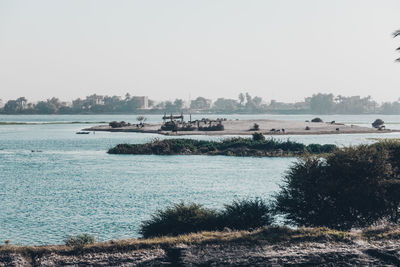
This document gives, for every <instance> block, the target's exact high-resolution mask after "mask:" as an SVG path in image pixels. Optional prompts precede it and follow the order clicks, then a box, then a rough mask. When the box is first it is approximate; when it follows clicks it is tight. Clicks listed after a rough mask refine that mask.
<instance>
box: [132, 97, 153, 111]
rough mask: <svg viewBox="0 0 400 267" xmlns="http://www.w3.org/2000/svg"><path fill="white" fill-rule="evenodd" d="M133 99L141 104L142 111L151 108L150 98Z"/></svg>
mask: <svg viewBox="0 0 400 267" xmlns="http://www.w3.org/2000/svg"><path fill="white" fill-rule="evenodd" d="M132 99H133V100H135V101H138V102H139V103H140V108H141V109H148V108H149V98H148V97H147V96H133V97H132Z"/></svg>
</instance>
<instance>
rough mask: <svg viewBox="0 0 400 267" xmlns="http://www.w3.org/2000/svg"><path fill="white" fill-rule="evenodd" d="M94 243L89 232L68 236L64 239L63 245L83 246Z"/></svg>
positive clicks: (94, 240)
mask: <svg viewBox="0 0 400 267" xmlns="http://www.w3.org/2000/svg"><path fill="white" fill-rule="evenodd" d="M94 243H96V239H95V238H94V236H92V235H89V234H80V235H76V236H69V237H67V239H65V245H67V246H69V247H83V246H85V245H90V244H94Z"/></svg>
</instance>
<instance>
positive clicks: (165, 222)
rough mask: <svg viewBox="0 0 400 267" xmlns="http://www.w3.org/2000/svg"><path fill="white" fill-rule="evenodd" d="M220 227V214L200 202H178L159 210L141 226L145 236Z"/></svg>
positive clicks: (175, 233) (210, 229) (176, 233)
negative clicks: (199, 203)
mask: <svg viewBox="0 0 400 267" xmlns="http://www.w3.org/2000/svg"><path fill="white" fill-rule="evenodd" d="M217 228H218V215H217V213H216V212H215V211H214V210H210V209H206V208H204V207H202V206H201V205H198V204H189V205H185V204H184V203H180V204H176V205H174V206H172V207H169V208H167V209H165V210H159V211H157V212H156V213H155V214H154V215H153V216H152V217H151V218H150V219H149V220H147V221H144V222H143V223H142V225H141V226H140V230H139V232H140V234H142V235H143V237H145V238H147V237H154V236H164V235H172V236H175V235H179V234H186V233H191V232H199V231H207V230H209V231H212V230H216V229H217Z"/></svg>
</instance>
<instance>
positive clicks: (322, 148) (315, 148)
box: [306, 144, 337, 154]
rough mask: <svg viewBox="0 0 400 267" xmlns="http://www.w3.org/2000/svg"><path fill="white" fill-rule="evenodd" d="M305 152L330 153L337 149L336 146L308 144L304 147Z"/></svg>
mask: <svg viewBox="0 0 400 267" xmlns="http://www.w3.org/2000/svg"><path fill="white" fill-rule="evenodd" d="M306 149H307V151H308V152H310V153H316V154H319V153H331V152H333V151H334V150H335V149H337V146H336V145H332V144H326V145H320V144H309V145H308V146H307V147H306Z"/></svg>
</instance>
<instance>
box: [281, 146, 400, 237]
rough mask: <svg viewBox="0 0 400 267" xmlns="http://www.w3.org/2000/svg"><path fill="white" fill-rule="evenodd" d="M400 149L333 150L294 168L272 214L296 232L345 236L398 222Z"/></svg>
mask: <svg viewBox="0 0 400 267" xmlns="http://www.w3.org/2000/svg"><path fill="white" fill-rule="evenodd" d="M399 156H400V143H399V142H379V143H376V144H372V145H360V146H357V147H348V148H343V149H340V150H335V151H334V152H333V153H332V154H329V155H326V156H325V157H324V158H321V157H307V158H303V159H301V160H300V161H298V162H297V163H295V164H294V165H293V166H292V167H291V168H290V170H289V171H288V174H287V175H286V176H285V178H284V184H283V186H282V187H281V190H280V192H279V193H278V194H277V196H276V212H277V213H278V214H282V215H283V216H284V217H285V219H286V222H287V223H289V224H294V225H298V226H310V227H316V226H326V227H329V228H333V229H343V230H347V229H350V228H352V227H365V226H369V225H372V224H373V223H375V222H377V221H379V220H382V219H386V220H389V221H392V222H399V220H400V194H399V193H398V192H400V168H399V167H400V159H399V158H400V157H399Z"/></svg>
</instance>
